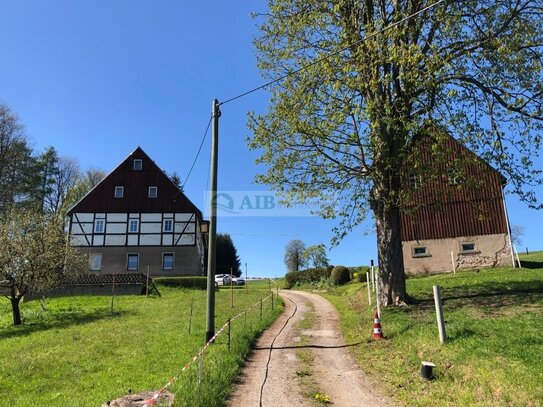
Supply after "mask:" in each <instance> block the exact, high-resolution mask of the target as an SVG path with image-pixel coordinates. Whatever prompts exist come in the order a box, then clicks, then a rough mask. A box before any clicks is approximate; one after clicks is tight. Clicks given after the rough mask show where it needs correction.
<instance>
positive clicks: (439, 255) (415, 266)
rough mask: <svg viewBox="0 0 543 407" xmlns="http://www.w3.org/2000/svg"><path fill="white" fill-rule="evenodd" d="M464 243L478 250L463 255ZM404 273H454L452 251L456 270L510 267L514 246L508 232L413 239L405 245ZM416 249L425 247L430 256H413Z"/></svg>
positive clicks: (404, 243)
mask: <svg viewBox="0 0 543 407" xmlns="http://www.w3.org/2000/svg"><path fill="white" fill-rule="evenodd" d="M462 243H475V251H473V252H466V253H461V252H460V248H461V244H462ZM402 246H403V258H404V266H405V272H406V273H407V274H432V273H443V272H450V271H452V270H453V267H452V258H451V252H453V258H454V262H455V267H456V268H457V269H471V268H480V267H498V266H511V265H512V259H511V246H510V243H509V237H508V235H507V234H505V233H501V234H493V235H482V236H460V237H456V238H447V239H428V240H412V241H406V242H403V243H402ZM415 247H419V248H420V247H426V248H427V252H428V254H427V255H420V256H416V255H414V254H413V250H414V248H415Z"/></svg>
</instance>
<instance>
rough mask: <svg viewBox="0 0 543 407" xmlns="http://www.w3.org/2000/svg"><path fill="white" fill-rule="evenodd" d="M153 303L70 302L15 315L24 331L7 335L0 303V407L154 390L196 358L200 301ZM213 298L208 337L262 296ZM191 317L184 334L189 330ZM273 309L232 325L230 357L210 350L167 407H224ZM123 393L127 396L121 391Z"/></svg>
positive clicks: (81, 401) (202, 296)
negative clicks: (200, 375) (19, 316)
mask: <svg viewBox="0 0 543 407" xmlns="http://www.w3.org/2000/svg"><path fill="white" fill-rule="evenodd" d="M160 293H161V295H162V296H161V297H156V296H149V297H145V296H137V295H131V296H116V297H115V310H114V313H113V314H112V313H111V312H110V304H111V297H110V296H76V297H72V296H70V297H64V298H51V299H47V300H46V309H45V310H44V309H43V308H42V307H41V306H40V302H39V301H30V302H26V301H25V302H24V303H23V304H22V305H21V311H22V316H23V319H24V321H25V324H24V325H22V326H18V327H14V326H12V325H11V321H10V309H9V304H8V303H7V302H6V301H3V302H0V365H1V366H4V367H8V366H9V368H8V369H4V370H3V372H2V374H1V375H0V389H2V399H1V400H0V405H1V406H17V407H34V406H52V407H61V406H100V405H102V404H104V403H106V401H107V400H113V399H116V398H118V397H121V396H124V395H127V394H128V393H130V392H131V393H139V392H143V391H149V390H156V389H159V388H161V387H162V386H163V385H164V384H165V383H166V382H167V381H168V379H169V378H170V377H172V376H173V375H175V374H177V373H179V371H180V370H181V368H182V367H183V366H184V365H185V364H186V363H187V362H189V361H190V360H191V359H192V357H193V356H195V355H197V354H198V351H199V349H200V348H201V347H202V346H203V344H204V338H205V330H206V321H205V309H206V293H205V292H204V291H201V290H191V289H185V288H174V287H166V286H162V287H160ZM230 294H231V293H230V291H229V290H228V291H219V292H217V294H216V305H217V306H216V327H217V328H218V327H220V326H222V325H223V324H224V323H225V322H226V320H227V319H228V318H230V317H231V316H234V315H237V314H239V313H240V312H242V311H243V310H246V309H248V308H249V307H250V306H251V305H253V304H256V303H258V301H259V300H260V299H261V298H265V297H266V296H268V294H269V291H268V285H267V284H265V285H264V286H263V287H262V289H253V286H252V285H249V287H247V289H244V290H240V291H234V294H235V297H234V307H233V308H232V307H231V306H230ZM191 309H192V324H191V331H190V333H189V321H191V319H190V315H191ZM281 310H282V304H281V302H280V301H276V302H275V310H272V309H271V302H270V301H269V299H268V300H267V301H264V302H263V317H264V318H263V320H260V311H259V308H258V307H255V308H253V309H252V310H250V311H249V312H248V313H247V320H246V323H245V319H244V318H238V319H237V320H236V321H234V322H233V324H232V347H231V351H230V352H228V350H227V339H226V334H223V335H221V336H219V338H218V339H217V341H216V342H215V344H214V345H213V346H211V347H209V348H208V349H207V350H206V351H205V354H204V360H203V365H202V367H203V383H202V388H201V392H200V391H199V387H198V373H199V372H198V367H199V366H198V362H196V363H193V364H192V365H191V367H190V368H189V369H188V370H185V371H184V372H183V373H182V374H181V375H180V376H179V379H178V380H177V381H176V382H175V383H174V384H173V385H172V386H170V388H169V390H170V391H172V392H173V393H174V394H175V395H176V397H175V399H176V404H175V406H179V407H182V406H191V407H207V406H220V405H223V403H224V400H225V397H226V393H227V392H228V391H229V390H230V389H231V388H232V383H233V382H234V381H235V379H236V378H237V377H238V374H239V369H240V368H241V366H242V365H243V361H244V358H245V356H246V355H247V354H248V352H249V351H250V350H251V345H252V344H253V343H254V341H255V338H256V337H257V336H258V334H259V333H260V332H262V330H264V329H265V328H266V327H267V326H268V325H269V324H270V323H271V322H273V320H274V319H275V318H276V317H277V316H278V315H279V314H280V313H281ZM129 389H130V390H129Z"/></svg>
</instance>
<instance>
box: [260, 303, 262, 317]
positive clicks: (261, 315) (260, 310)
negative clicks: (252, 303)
mask: <svg viewBox="0 0 543 407" xmlns="http://www.w3.org/2000/svg"><path fill="white" fill-rule="evenodd" d="M260 320H261V321H262V299H261V300H260Z"/></svg>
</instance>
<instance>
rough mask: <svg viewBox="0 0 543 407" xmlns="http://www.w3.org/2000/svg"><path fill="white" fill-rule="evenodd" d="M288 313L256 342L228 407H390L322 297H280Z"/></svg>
mask: <svg viewBox="0 0 543 407" xmlns="http://www.w3.org/2000/svg"><path fill="white" fill-rule="evenodd" d="M280 294H281V296H282V297H283V299H284V301H285V312H284V313H283V315H282V316H281V317H280V318H279V319H278V320H277V321H276V322H275V323H274V324H273V326H272V327H271V328H270V329H268V330H267V331H266V332H265V333H264V334H263V335H262V337H261V338H260V339H259V341H258V342H257V344H256V346H255V349H254V350H253V352H252V353H251V354H250V356H249V359H248V361H247V363H246V366H245V368H244V370H243V372H242V375H241V378H240V382H239V384H238V385H237V387H236V389H235V391H234V393H233V395H232V397H231V398H230V400H229V401H228V405H229V406H232V407H245V406H248V407H253V406H263V407H282V406H284V407H294V406H295V407H299V406H302V407H304V406H315V405H317V399H316V398H315V396H316V397H320V398H322V399H323V401H324V399H326V398H329V400H330V402H331V403H333V404H334V405H335V406H342V407H343V406H345V407H350V406H352V407H361V406H392V405H395V403H394V402H392V401H391V400H389V399H387V398H385V397H383V396H382V395H379V394H378V393H377V392H376V391H375V390H373V389H372V386H371V384H370V383H369V381H368V379H367V378H366V377H365V376H364V374H363V372H362V371H361V370H360V369H359V368H358V366H357V365H356V364H355V362H354V360H353V358H352V357H351V355H350V354H349V351H348V349H347V347H348V346H351V345H352V346H356V344H349V345H346V344H345V342H344V340H343V337H342V336H341V334H340V332H339V315H338V313H337V311H336V310H335V308H334V307H333V306H332V305H331V304H330V303H329V302H328V301H327V300H325V299H324V298H322V297H321V296H319V295H316V294H311V293H307V292H302V291H281V292H280Z"/></svg>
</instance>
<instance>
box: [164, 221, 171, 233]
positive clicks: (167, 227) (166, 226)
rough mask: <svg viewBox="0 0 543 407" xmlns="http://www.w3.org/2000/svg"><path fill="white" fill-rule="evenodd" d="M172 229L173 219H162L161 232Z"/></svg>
mask: <svg viewBox="0 0 543 407" xmlns="http://www.w3.org/2000/svg"><path fill="white" fill-rule="evenodd" d="M172 230H173V219H164V226H163V228H162V231H163V232H171V231H172Z"/></svg>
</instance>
